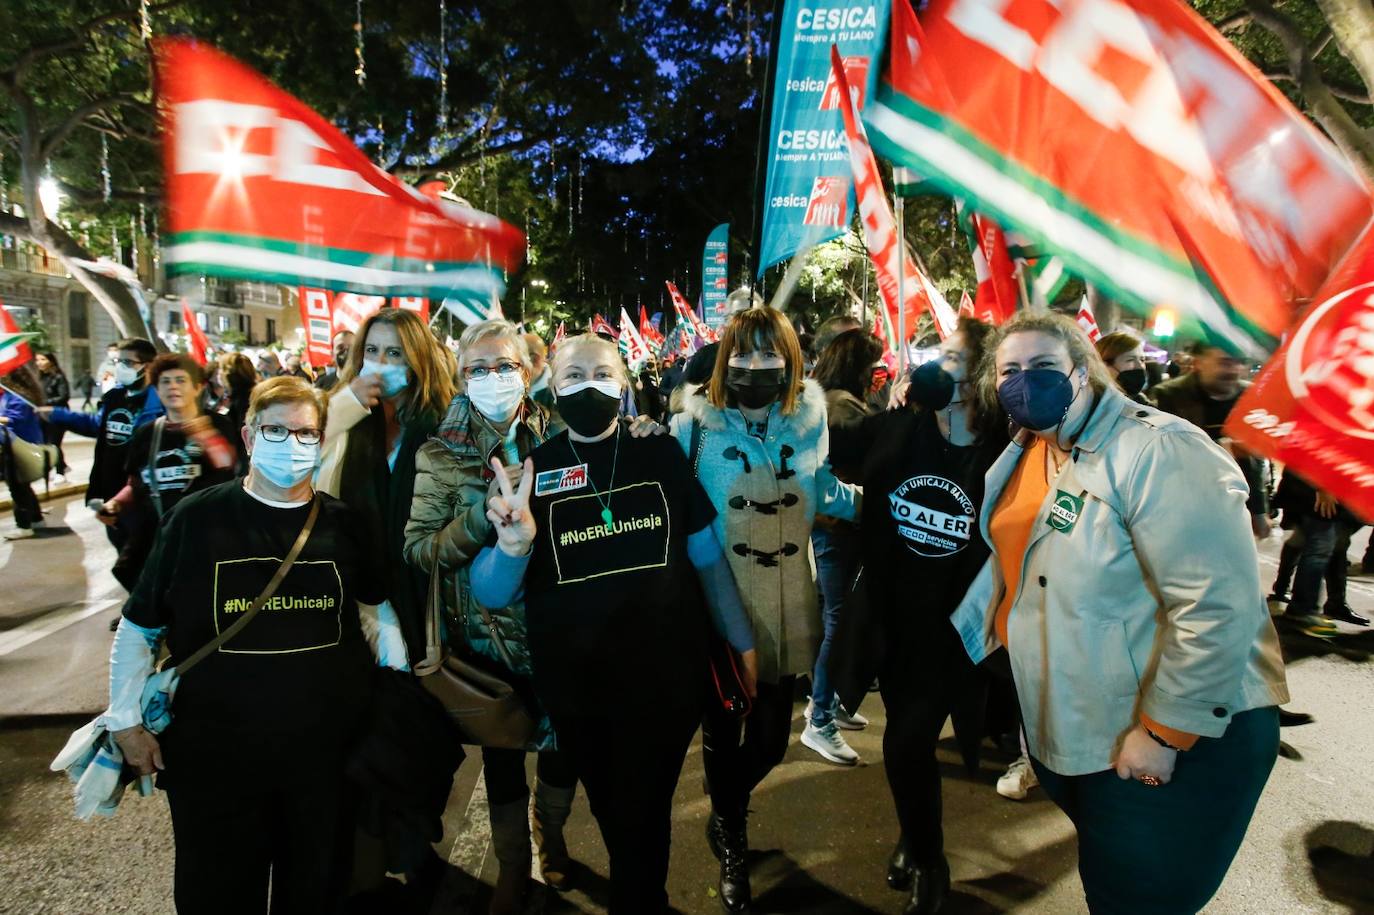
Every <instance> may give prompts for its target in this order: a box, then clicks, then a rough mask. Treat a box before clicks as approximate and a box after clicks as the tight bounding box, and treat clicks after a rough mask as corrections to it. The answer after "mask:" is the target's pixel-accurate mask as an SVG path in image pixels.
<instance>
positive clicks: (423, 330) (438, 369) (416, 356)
mask: <svg viewBox="0 0 1374 915" xmlns="http://www.w3.org/2000/svg"><path fill="white" fill-rule="evenodd" d="M375 324H390V325H392V326H394V327H395V328H396V336H398V337H399V338H400V340H401V349H402V350H404V351H405V354H406V365H407V366H408V367H409V369H410V374H411V375H412V376H413V378H414V382H413V383H412V384H411V385H410V387H408V388H407V389H406V390H405V392H404V393H403V395H402V396H403V397H404V398H405V400H404V401H403V402H402V404H401V407H400V409H399V411H398V412H399V413H400V415H401V417H402V420H403V421H406V420H410V419H413V418H415V417H416V416H420V415H422V414H426V413H428V414H431V415H434V416H442V415H443V414H444V411H445V410H447V409H448V405H449V401H451V400H453V394H454V378H453V371H452V362H451V361H450V360H448V359H445V358H444V354H443V353H442V352H441V350H442V349H443V344H442V343H440V342H439V341H438V340H437V339H436V338H435V336H434V334H432V333H430V331H429V328H428V327H427V326H426V325H425V322H424V321H423V320H421V319H420V316H419V315H417V314H416V313H415V312H413V311H406V310H405V309H403V308H383V309H381V310H379V311H374V312H373V313H372V314H370V315H368V316H367V319H366V320H364V321H363V323H362V326H361V327H359V328H358V334H357V336H355V337H354V338H353V347H352V349H350V350H349V351H348V362H347V364H346V365H344V368H343V371H342V372H340V373H339V384H340V385H345V384H348V383H349V382H350V381H352V380H353V379H354V378H357V377H358V374H359V373H360V372H361V371H362V368H363V350H365V349H367V335H368V333H369V332H370V331H371V330H372V327H373V325H375Z"/></svg>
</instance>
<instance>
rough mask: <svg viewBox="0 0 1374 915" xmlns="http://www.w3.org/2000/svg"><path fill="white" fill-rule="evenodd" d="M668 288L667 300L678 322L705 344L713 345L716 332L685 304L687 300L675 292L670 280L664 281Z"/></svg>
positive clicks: (675, 288) (675, 289)
mask: <svg viewBox="0 0 1374 915" xmlns="http://www.w3.org/2000/svg"><path fill="white" fill-rule="evenodd" d="M664 283H665V284H666V285H667V287H668V298H670V299H672V301H673V311H675V312H677V317H678V321H680V322H682V323H683V324H685V325H686V326H687V327H690V328H691V329H692V333H693V334H695V335H696V336H697V337H699V338H700V339H702V340H704V341H705V342H707V343H714V342H715V341H716V339H717V337H716V332H715V331H714V330H712V329H711V328H710V327H708V326H706V323H705V322H704V321H702V320H701V317H700V316H699V315H698V314H697V313H696V310H695V309H694V308H692V306H691V305H689V304H687V300H686V299H684V298H683V297H682V293H680V292H678V291H677V287H676V286H674V285H673V281H672V280H664Z"/></svg>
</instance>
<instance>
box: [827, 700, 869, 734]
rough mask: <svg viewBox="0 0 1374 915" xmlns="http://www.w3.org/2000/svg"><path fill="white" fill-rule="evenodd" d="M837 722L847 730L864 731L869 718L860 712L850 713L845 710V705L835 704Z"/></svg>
mask: <svg viewBox="0 0 1374 915" xmlns="http://www.w3.org/2000/svg"><path fill="white" fill-rule="evenodd" d="M835 723H836V724H838V725H839V726H840V727H842V728H844V729H845V730H846V731H862V730H863V729H864V728H866V727H868V719H867V718H865V717H864V716H863V715H860V714H859V713H858V712H855V713H854V714H852V715H851V714H849V713H848V712H846V711H845V710H844V706H842V705H837V706H835Z"/></svg>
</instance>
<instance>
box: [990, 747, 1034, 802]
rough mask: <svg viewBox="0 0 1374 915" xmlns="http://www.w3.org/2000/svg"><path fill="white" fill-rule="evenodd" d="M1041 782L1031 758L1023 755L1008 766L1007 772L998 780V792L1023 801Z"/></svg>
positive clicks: (1006, 796)
mask: <svg viewBox="0 0 1374 915" xmlns="http://www.w3.org/2000/svg"><path fill="white" fill-rule="evenodd" d="M1039 784H1040V779H1038V778H1036V777H1035V770H1034V769H1032V768H1031V764H1030V760H1029V759H1028V758H1026V757H1025V756H1022V757H1020V758H1019V759H1017V760H1016V762H1014V763H1012V764H1011V765H1010V766H1008V767H1007V771H1006V774H1004V775H1003V776H1002V777H1001V778H999V779H998V780H997V793H998V794H1000V795H1002V797H1005V798H1009V799H1010V800H1013V801H1023V800H1025V799H1026V795H1027V793H1029V792H1030V790H1031V789H1032V788H1034V787H1036V786H1037V785H1039Z"/></svg>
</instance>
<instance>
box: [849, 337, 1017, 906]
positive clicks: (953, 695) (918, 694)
mask: <svg viewBox="0 0 1374 915" xmlns="http://www.w3.org/2000/svg"><path fill="white" fill-rule="evenodd" d="M991 333H992V327H990V326H989V325H987V324H983V323H982V322H980V321H977V320H974V319H973V318H963V319H961V320H960V321H959V326H958V330H957V331H956V332H955V333H953V334H951V335H950V336H949V337H948V338H946V339H945V340H944V341H942V342H941V344H940V355H939V356H938V357H937V358H936V359H934V360H932V361H930V362H927V363H925V364H924V365H921V366H919V367H918V368H917V369H915V370H914V371H913V372H912V373H911V376H910V384H909V385H907V387H906V391H905V400H906V406H904V407H898V408H896V409H893V410H889V411H887V412H886V413H882V414H879V415H877V416H872V417H870V418H868V419H867V420H865V421H864V422H863V424H862V425H861V426H859V427H858V428H857V430H854V431H852V432H847V431H845V430H837V431H836V433H835V439H834V451H833V453H832V460H835V461H837V462H839V463H840V464H841V465H842V466H848V465H849V464H850V463H852V464H854V465H856V466H857V468H858V469H857V472H856V474H855V477H854V482H856V483H860V484H862V485H863V487H864V491H865V492H866V493H867V494H868V498H869V503H868V504H869V506H870V507H869V510H868V511H866V512H865V513H864V517H863V522H862V524H861V529H860V533H861V543H862V556H863V569H864V571H863V576H862V578H861V580H860V585H859V587H860V588H862V592H859V593H856V594H855V596H854V606H855V607H857V608H860V611H864V608H866V612H865V619H864V620H863V621H862V622H860V620H859V619H857V618H855V619H851V620H849V621H848V623H849V625H850V626H860V625H862V627H863V628H864V629H865V630H866V631H864V632H862V633H857V632H855V630H854V629H853V628H846V629H845V633H844V634H845V635H846V636H849V635H850V633H854V634H855V636H856V637H855V638H853V641H852V644H856V645H858V644H861V645H863V646H872V648H873V650H872V651H871V652H870V653H872V654H875V655H879V654H880V655H881V657H880V658H873V659H868V664H869V665H875V664H876V665H877V666H876V669H874V667H872V666H870V667H868V668H867V669H865V670H863V671H862V672H861V675H860V676H858V677H855V678H854V682H852V683H850V682H846V683H845V684H844V688H843V690H842V695H841V697H840V699H841V702H842V703H845V702H849V701H852V700H851V697H850V695H847V693H853V694H854V698H858V697H859V696H861V695H862V693H861V692H860V691H861V690H862V689H864V688H865V687H866V685H867V683H868V682H869V681H870V680H871V677H872V674H873V673H875V672H876V673H877V674H878V683H879V686H880V688H881V690H882V696H883V703H884V705H885V706H886V709H887V728H886V730H885V731H884V733H883V765H884V766H885V768H886V771H887V780H888V784H889V786H890V787H891V789H892V798H893V801H894V806H895V807H896V813H897V822H898V825H899V827H900V833H899V839H898V841H897V844H896V847H895V849H894V851H893V853H892V857H891V859H890V861H889V863H888V876H887V880H888V885H889V886H891V887H892V888H893V889H897V890H903V891H905V890H908V889H909V890H910V891H911V896H910V901H909V902H908V904H907V907H906V909H905V912H907V913H929V912H935V911H937V910H938V909H939V908H940V906H941V905H942V904H943V902H944V900H945V898H946V896H947V894H948V891H949V879H950V878H949V864H948V863H947V862H946V860H945V857H944V840H943V832H942V826H941V823H942V815H941V799H940V769H939V766H938V764H937V762H936V759H935V745H936V741H937V740H938V739H939V737H940V731H941V728H942V727H943V726H944V723H945V719H946V718H948V717H949V716H950V715H951V714H954V715H955V726H956V730H961V728H962V726H963V723H964V721H966V720H971V721H973V722H977V724H981V715H980V714H978V712H979V711H981V707H982V703H983V701H984V697H985V695H986V684H985V681H984V680H983V677H982V675H981V674H980V673H979V672H978V671H977V669H976V668H975V667H974V665H973V663H972V662H971V661H969V659H968V655H967V654H966V653H965V652H964V650H963V646H962V645H960V643H959V637H958V634H957V633H956V632H955V631H954V629H953V627H951V626H950V625H949V616H950V614H951V613H952V612H953V611H954V608H955V607H957V606H958V604H959V601H960V600H962V599H963V597H964V593H965V592H966V591H967V589H968V586H969V584H970V583H971V582H972V581H973V579H974V577H975V576H976V575H977V574H978V571H979V569H981V568H982V565H983V563H984V562H985V561H986V559H987V555H988V548H987V545H986V544H984V543H983V542H982V539H981V538H980V537H979V536H978V521H979V518H980V516H981V514H982V511H983V476H984V474H985V473H986V472H987V469H988V468H989V467H991V466H992V464H993V462H994V461H995V460H996V459H997V456H998V455H999V454H1000V453H1001V452H1002V449H1003V448H1004V447H1005V446H1006V443H1007V434H1006V423H1005V422H1004V421H1003V418H1002V415H1001V411H1000V410H998V409H997V407H996V404H995V403H993V402H991V401H990V400H989V399H988V398H987V397H986V396H985V395H983V394H982V393H981V392H980V390H979V388H978V386H977V384H975V378H976V369H977V365H978V363H979V361H980V360H981V359H982V358H983V352H984V345H985V341H986V340H987V338H988V336H989V335H990V334H991ZM842 625H843V624H842ZM861 660H863V659H861ZM965 708H967V709H969V710H970V711H971V712H972V713H973V714H971V715H970V716H968V718H964V717H962V716H961V714H960V712H961V711H962V710H963V709H965ZM960 736H961V737H962V736H964V735H963V734H962V732H961V735H960ZM977 736H981V734H978V735H975V737H977Z"/></svg>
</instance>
